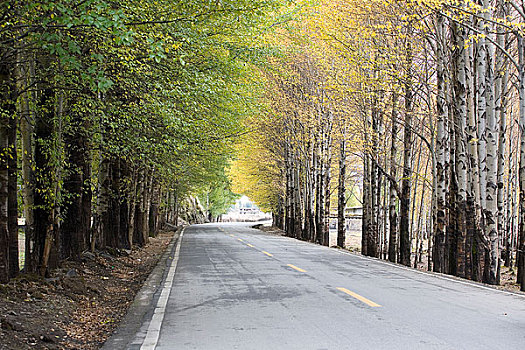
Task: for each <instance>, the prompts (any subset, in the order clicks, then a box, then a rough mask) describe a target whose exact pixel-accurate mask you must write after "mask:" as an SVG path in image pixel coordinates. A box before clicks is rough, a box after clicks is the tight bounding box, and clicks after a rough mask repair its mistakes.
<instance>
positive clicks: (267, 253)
mask: <svg viewBox="0 0 525 350" xmlns="http://www.w3.org/2000/svg"><path fill="white" fill-rule="evenodd" d="M262 253H263V254H266V255H268V256H273V255H272V254H270V253H268V252H265V251H264V250H263V251H262Z"/></svg>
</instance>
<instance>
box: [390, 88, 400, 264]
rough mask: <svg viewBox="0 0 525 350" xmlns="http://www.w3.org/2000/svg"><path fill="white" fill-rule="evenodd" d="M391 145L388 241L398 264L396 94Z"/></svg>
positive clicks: (393, 101) (395, 96) (393, 258)
mask: <svg viewBox="0 0 525 350" xmlns="http://www.w3.org/2000/svg"><path fill="white" fill-rule="evenodd" d="M391 123H392V125H391V127H392V129H391V135H390V137H391V144H390V178H391V180H390V188H389V192H390V199H389V203H388V221H389V224H390V225H389V228H390V232H389V239H388V260H390V261H391V262H394V263H395V262H397V210H396V200H397V196H398V193H397V192H396V184H395V181H396V178H397V164H396V158H397V145H396V141H397V94H396V93H395V92H394V93H393V97H392V120H391Z"/></svg>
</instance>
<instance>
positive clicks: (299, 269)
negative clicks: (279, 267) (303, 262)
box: [288, 264, 306, 272]
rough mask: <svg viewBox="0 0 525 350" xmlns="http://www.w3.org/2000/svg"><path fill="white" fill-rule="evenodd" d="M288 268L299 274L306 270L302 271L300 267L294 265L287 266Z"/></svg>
mask: <svg viewBox="0 0 525 350" xmlns="http://www.w3.org/2000/svg"><path fill="white" fill-rule="evenodd" d="M288 266H290V267H291V268H292V269H294V270H297V271H299V272H306V270H303V269H301V268H300V267H297V266H295V265H292V264H288Z"/></svg>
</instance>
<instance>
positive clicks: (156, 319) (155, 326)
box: [140, 229, 184, 350]
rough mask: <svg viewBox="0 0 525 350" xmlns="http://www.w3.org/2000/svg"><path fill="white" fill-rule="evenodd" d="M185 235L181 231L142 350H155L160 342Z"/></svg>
mask: <svg viewBox="0 0 525 350" xmlns="http://www.w3.org/2000/svg"><path fill="white" fill-rule="evenodd" d="M183 235H184V229H183V230H182V231H181V233H180V236H179V239H178V241H177V248H176V249H175V255H173V260H172V261H171V265H170V269H169V271H168V275H167V276H166V281H165V282H164V287H163V288H162V291H161V293H160V297H159V300H158V301H157V306H156V307H155V311H154V312H153V317H152V318H151V321H150V323H149V327H148V332H147V333H146V337H145V338H144V341H143V342H142V346H141V347H140V350H154V349H155V348H156V347H157V343H158V341H159V335H160V328H161V326H162V321H163V320H164V314H165V313H166V305H167V304H168V298H169V296H170V292H171V286H172V284H173V278H174V276H175V270H176V269H177V263H178V261H179V254H180V246H181V244H182V236H183Z"/></svg>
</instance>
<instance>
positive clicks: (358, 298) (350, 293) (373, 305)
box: [337, 288, 381, 307]
mask: <svg viewBox="0 0 525 350" xmlns="http://www.w3.org/2000/svg"><path fill="white" fill-rule="evenodd" d="M337 289H338V290H340V291H341V292H343V293H346V294H348V295H350V296H352V297H354V298H356V299H357V300H359V301H362V302H363V303H365V304H367V305H368V306H371V307H381V305H379V304H376V303H374V302H373V301H372V300H369V299H367V298H365V297H363V296H361V295H359V294H357V293H354V292H352V291H351V290H348V289H346V288H337Z"/></svg>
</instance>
